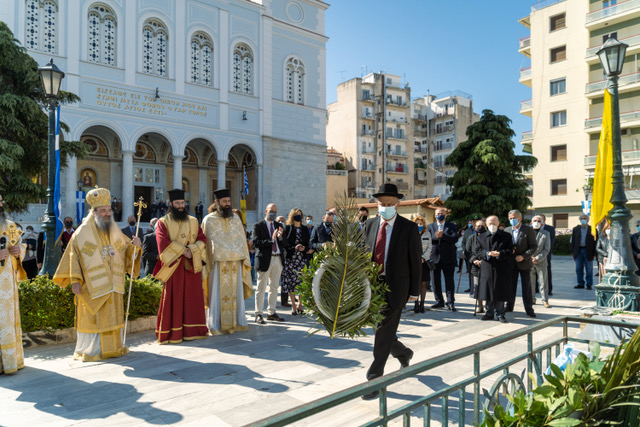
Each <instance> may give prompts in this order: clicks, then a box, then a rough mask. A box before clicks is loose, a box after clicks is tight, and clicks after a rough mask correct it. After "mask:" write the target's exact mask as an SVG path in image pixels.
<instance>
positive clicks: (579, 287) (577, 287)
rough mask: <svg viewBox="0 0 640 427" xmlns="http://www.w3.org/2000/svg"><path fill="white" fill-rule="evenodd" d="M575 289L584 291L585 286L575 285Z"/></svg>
mask: <svg viewBox="0 0 640 427" xmlns="http://www.w3.org/2000/svg"><path fill="white" fill-rule="evenodd" d="M573 289H584V285H575V286H574V287H573Z"/></svg>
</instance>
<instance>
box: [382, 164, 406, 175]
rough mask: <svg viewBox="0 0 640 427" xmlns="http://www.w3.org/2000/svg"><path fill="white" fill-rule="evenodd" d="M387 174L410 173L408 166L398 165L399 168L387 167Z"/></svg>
mask: <svg viewBox="0 0 640 427" xmlns="http://www.w3.org/2000/svg"><path fill="white" fill-rule="evenodd" d="M385 170H386V171H387V172H395V173H408V172H409V168H408V167H407V165H397V166H387V167H386V168H385Z"/></svg>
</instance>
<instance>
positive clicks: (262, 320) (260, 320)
mask: <svg viewBox="0 0 640 427" xmlns="http://www.w3.org/2000/svg"><path fill="white" fill-rule="evenodd" d="M256 323H257V324H259V325H264V324H266V323H267V322H265V321H264V319H263V318H262V314H257V315H256Z"/></svg>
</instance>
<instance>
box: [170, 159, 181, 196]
mask: <svg viewBox="0 0 640 427" xmlns="http://www.w3.org/2000/svg"><path fill="white" fill-rule="evenodd" d="M182 159H184V156H183V155H176V154H174V155H173V187H172V188H167V191H168V190H173V189H175V188H182Z"/></svg>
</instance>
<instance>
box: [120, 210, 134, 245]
mask: <svg viewBox="0 0 640 427" xmlns="http://www.w3.org/2000/svg"><path fill="white" fill-rule="evenodd" d="M127 222H128V223H129V225H128V226H126V227H124V228H123V229H122V232H123V233H124V235H125V236H127V237H128V238H130V239H133V236H134V235H136V217H135V216H133V215H130V216H129V218H127Z"/></svg>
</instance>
